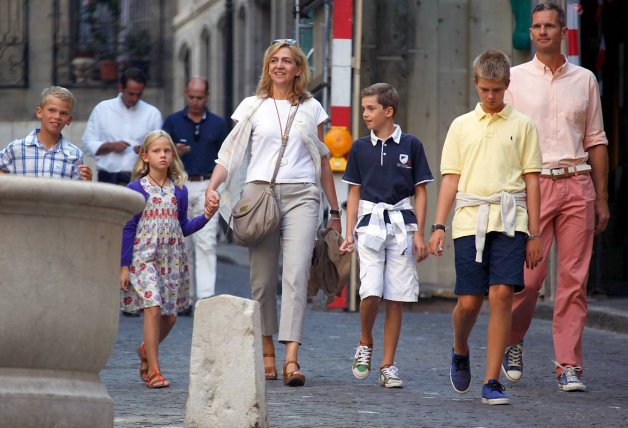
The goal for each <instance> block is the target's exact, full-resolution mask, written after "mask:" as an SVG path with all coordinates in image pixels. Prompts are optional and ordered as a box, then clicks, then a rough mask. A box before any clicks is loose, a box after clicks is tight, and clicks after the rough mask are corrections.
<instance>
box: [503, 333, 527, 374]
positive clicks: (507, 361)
mask: <svg viewBox="0 0 628 428" xmlns="http://www.w3.org/2000/svg"><path fill="white" fill-rule="evenodd" d="M502 373H503V374H504V376H506V379H508V380H509V381H511V382H519V381H520V380H521V376H522V375H523V340H522V341H521V342H519V343H515V344H514V345H511V346H508V347H506V352H504V359H503V360H502Z"/></svg>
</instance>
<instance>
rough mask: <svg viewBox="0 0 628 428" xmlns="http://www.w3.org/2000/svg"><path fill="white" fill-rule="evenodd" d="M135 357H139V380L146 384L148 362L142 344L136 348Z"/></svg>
mask: <svg viewBox="0 0 628 428" xmlns="http://www.w3.org/2000/svg"><path fill="white" fill-rule="evenodd" d="M137 356H138V357H140V379H142V380H143V381H144V382H146V376H148V360H147V359H146V351H145V350H144V342H142V343H141V344H140V345H139V346H138V347H137Z"/></svg>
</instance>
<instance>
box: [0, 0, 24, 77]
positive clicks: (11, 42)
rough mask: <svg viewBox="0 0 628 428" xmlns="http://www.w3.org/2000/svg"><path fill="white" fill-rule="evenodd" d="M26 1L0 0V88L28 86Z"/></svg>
mask: <svg viewBox="0 0 628 428" xmlns="http://www.w3.org/2000/svg"><path fill="white" fill-rule="evenodd" d="M28 4H29V2H28V1H23V0H2V1H0V88H26V87H28Z"/></svg>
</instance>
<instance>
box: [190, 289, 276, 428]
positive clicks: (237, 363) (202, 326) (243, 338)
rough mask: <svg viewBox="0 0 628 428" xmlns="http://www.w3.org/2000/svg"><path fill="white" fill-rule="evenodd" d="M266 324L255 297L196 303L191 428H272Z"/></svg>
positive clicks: (213, 299) (192, 356)
mask: <svg viewBox="0 0 628 428" xmlns="http://www.w3.org/2000/svg"><path fill="white" fill-rule="evenodd" d="M260 323H261V321H260V312H259V304H258V303H257V302H255V301H253V300H249V299H243V298H241V297H235V296H229V295H220V296H216V297H211V298H209V299H204V300H201V301H199V302H198V303H197V304H196V308H195V311H194V329H193V333H192V352H191V355H190V386H189V392H188V401H187V409H186V415H185V426H186V427H189V428H197V427H199V428H205V427H207V428H209V427H212V428H213V427H259V428H263V427H268V410H267V407H266V397H265V384H264V382H265V380H264V368H263V364H262V361H263V360H262V336H261V326H260Z"/></svg>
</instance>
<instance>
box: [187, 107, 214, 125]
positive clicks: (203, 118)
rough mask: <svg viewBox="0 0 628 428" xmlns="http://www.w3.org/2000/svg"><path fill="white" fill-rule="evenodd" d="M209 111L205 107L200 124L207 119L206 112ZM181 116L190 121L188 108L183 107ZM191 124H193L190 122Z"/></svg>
mask: <svg viewBox="0 0 628 428" xmlns="http://www.w3.org/2000/svg"><path fill="white" fill-rule="evenodd" d="M208 111H209V110H207V107H205V110H204V111H203V117H201V122H202V121H204V120H205V119H207V112H208ZM183 115H184V116H185V117H187V118H188V119H190V120H192V118H191V117H190V116H189V115H188V106H185V107H183ZM192 122H194V121H193V120H192Z"/></svg>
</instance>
